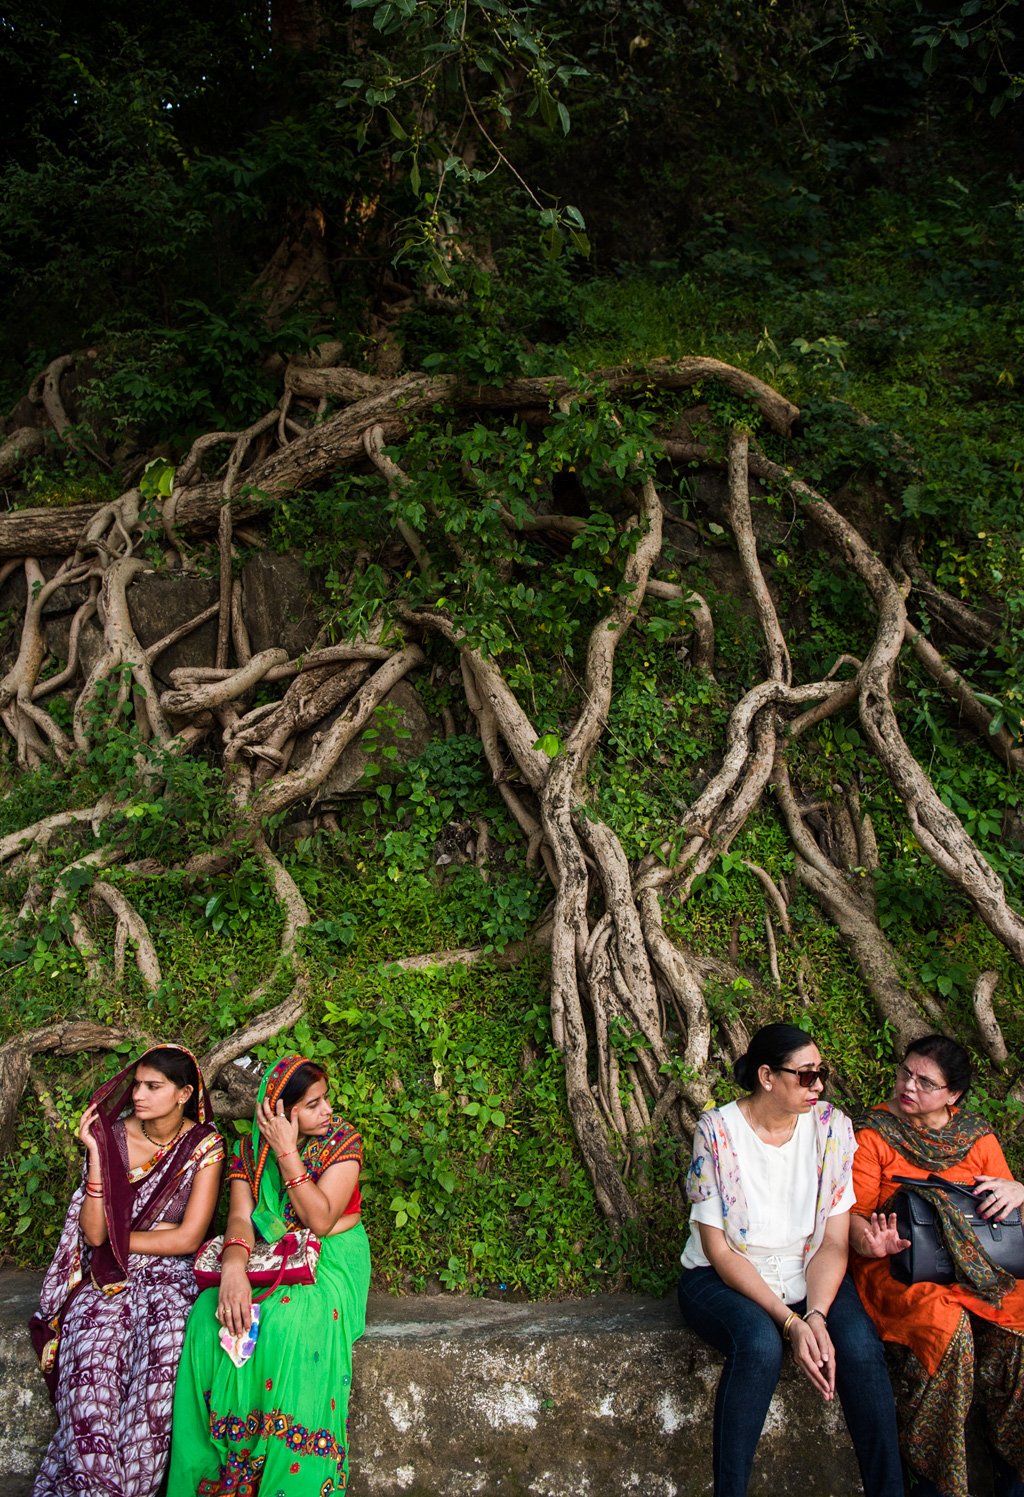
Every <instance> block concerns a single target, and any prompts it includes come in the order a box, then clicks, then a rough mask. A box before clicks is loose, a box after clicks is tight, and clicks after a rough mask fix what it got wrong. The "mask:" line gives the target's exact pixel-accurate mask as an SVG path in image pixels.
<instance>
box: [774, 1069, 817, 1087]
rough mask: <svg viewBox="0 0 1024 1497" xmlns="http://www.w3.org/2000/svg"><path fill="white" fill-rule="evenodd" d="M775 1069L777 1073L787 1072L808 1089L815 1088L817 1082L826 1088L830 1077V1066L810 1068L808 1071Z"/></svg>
mask: <svg viewBox="0 0 1024 1497" xmlns="http://www.w3.org/2000/svg"><path fill="white" fill-rule="evenodd" d="M773 1069H774V1070H776V1071H787V1072H788V1073H789V1075H790V1076H795V1077H796V1079H797V1080H798V1081H799V1083H800V1085H801V1086H807V1087H811V1086H813V1085H814V1083H815V1082H816V1081H820V1082H821V1084H822V1086H824V1085H825V1083H826V1081H827V1080H828V1078H829V1075H830V1072H829V1068H828V1066H817V1067H814V1066H808V1067H807V1068H806V1069H804V1070H799V1071H798V1070H794V1068H793V1067H792V1066H774V1067H773Z"/></svg>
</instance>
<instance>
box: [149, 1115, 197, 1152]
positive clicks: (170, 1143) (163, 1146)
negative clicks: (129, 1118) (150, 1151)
mask: <svg viewBox="0 0 1024 1497" xmlns="http://www.w3.org/2000/svg"><path fill="white" fill-rule="evenodd" d="M186 1121H187V1119H186V1118H184V1117H183V1118H182V1120H181V1126H180V1127H179V1128H178V1131H177V1133H176V1134H175V1135H174V1137H173V1138H169V1139H168V1140H167V1142H166V1143H164V1142H163V1141H162V1140H161V1139H159V1138H154V1137H153V1135H152V1134H151V1133H150V1131H149V1129H148V1128H147V1127H146V1125H145V1123H144V1122H143V1120H142V1118H139V1120H138V1122H139V1127H140V1128H141V1129H142V1136H143V1138H144V1139H145V1140H146V1142H147V1143H150V1144H152V1145H153V1147H154V1149H156V1151H157V1153H159V1154H166V1153H167V1150H168V1149H172V1148H173V1147H174V1145H175V1144H176V1143H177V1142H178V1139H179V1138H180V1137H181V1135H182V1134H183V1133H184V1131H185V1123H186Z"/></svg>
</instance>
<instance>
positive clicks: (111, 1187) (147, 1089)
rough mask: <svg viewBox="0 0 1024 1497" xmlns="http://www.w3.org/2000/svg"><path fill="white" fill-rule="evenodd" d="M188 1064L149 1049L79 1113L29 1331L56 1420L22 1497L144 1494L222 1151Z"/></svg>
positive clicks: (160, 1455) (156, 1482)
mask: <svg viewBox="0 0 1024 1497" xmlns="http://www.w3.org/2000/svg"><path fill="white" fill-rule="evenodd" d="M209 1118H210V1099H209V1097H208V1095H207V1092H206V1087H205V1086H204V1085H203V1079H202V1076H201V1075H200V1072H199V1067H198V1065H197V1064H196V1060H195V1057H194V1056H193V1055H192V1054H191V1053H190V1052H189V1051H188V1050H185V1049H183V1048H182V1047H181V1046H178V1045H159V1046H157V1047H156V1048H155V1049H153V1050H148V1051H147V1052H146V1054H145V1055H143V1056H142V1058H141V1059H140V1060H138V1061H136V1063H135V1064H134V1065H131V1066H128V1067H127V1068H126V1069H125V1070H123V1071H121V1072H119V1074H118V1075H117V1076H115V1077H114V1078H113V1080H112V1081H108V1082H106V1083H105V1085H103V1086H101V1087H100V1089H99V1090H98V1091H97V1092H96V1093H95V1095H94V1096H93V1098H92V1101H91V1102H90V1104H89V1106H88V1107H87V1108H86V1111H85V1113H84V1114H83V1117H82V1122H81V1127H80V1128H79V1137H80V1138H81V1140H82V1142H83V1144H84V1145H85V1149H86V1156H87V1158H86V1167H85V1170H84V1174H83V1179H82V1183H81V1184H80V1185H79V1187H78V1189H77V1190H76V1191H75V1193H74V1195H73V1196H72V1197H71V1204H70V1206H69V1208H68V1214H67V1218H66V1220H65V1223H64V1231H63V1232H62V1234H61V1239H60V1244H59V1246H58V1248H57V1251H56V1253H55V1255H54V1258H53V1262H52V1263H51V1264H50V1267H49V1269H48V1271H47V1274H46V1278H45V1280H44V1283H43V1292H42V1297H41V1299H40V1302H39V1311H38V1313H37V1314H36V1315H35V1316H34V1317H33V1319H32V1322H31V1326H30V1329H31V1332H32V1340H33V1342H34V1344H35V1347H36V1350H37V1352H38V1353H39V1360H40V1364H41V1366H42V1369H43V1375H44V1377H45V1378H46V1381H47V1385H48V1386H49V1389H50V1392H51V1395H52V1396H53V1400H54V1403H55V1404H56V1407H57V1417H58V1420H59V1424H58V1427H57V1433H56V1434H55V1435H54V1437H53V1439H52V1440H51V1441H50V1446H49V1449H48V1450H47V1452H46V1455H45V1456H44V1458H43V1464H42V1467H41V1469H40V1472H39V1475H38V1476H37V1477H36V1482H35V1486H34V1487H33V1489H32V1493H33V1497H71V1494H72V1493H83V1494H85V1493H88V1494H89V1497H94V1494H95V1497H99V1494H101V1493H102V1494H103V1497H152V1494H154V1493H155V1492H156V1491H157V1489H158V1487H159V1486H160V1483H161V1481H162V1480H163V1475H164V1470H165V1468H166V1465H167V1456H168V1451H169V1448H170V1439H171V1402H172V1398H173V1395H174V1377H175V1373H176V1371H177V1366H178V1358H179V1356H180V1353H181V1343H182V1339H183V1337H184V1334H185V1321H186V1319H187V1317H188V1312H189V1309H190V1307H191V1304H192V1301H193V1300H194V1299H195V1296H196V1293H197V1290H196V1282H195V1278H194V1276H193V1273H192V1255H193V1254H194V1253H195V1251H196V1249H197V1248H198V1247H199V1245H200V1243H201V1242H202V1241H203V1239H204V1237H205V1236H206V1233H207V1229H208V1228H209V1225H210V1220H211V1218H212V1216H213V1212H214V1208H215V1206H216V1203H217V1194H218V1191H219V1188H220V1176H221V1166H222V1164H223V1160H224V1144H223V1141H222V1139H221V1137H220V1135H219V1133H217V1131H216V1129H215V1128H214V1127H213V1125H212V1124H211V1122H210V1121H209Z"/></svg>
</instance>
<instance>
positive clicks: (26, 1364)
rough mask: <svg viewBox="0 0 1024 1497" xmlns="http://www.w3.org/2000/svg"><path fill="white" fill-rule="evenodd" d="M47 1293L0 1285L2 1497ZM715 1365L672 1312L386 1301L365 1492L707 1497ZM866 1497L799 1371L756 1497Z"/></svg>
mask: <svg viewBox="0 0 1024 1497" xmlns="http://www.w3.org/2000/svg"><path fill="white" fill-rule="evenodd" d="M39 1282H40V1279H39V1276H38V1275H36V1274H21V1273H9V1274H0V1408H2V1409H3V1410H4V1414H3V1416H2V1418H0V1477H2V1478H3V1480H2V1481H0V1493H2V1497H28V1493H29V1491H30V1488H31V1484H32V1476H33V1474H34V1472H35V1470H36V1466H37V1464H38V1461H39V1458H40V1456H41V1454H42V1451H43V1449H44V1448H45V1445H46V1442H47V1441H48V1439H49V1437H50V1433H51V1430H52V1427H53V1414H52V1410H51V1408H50V1403H49V1399H48V1397H47V1394H46V1389H45V1387H44V1386H43V1382H42V1379H41V1377H40V1376H39V1372H38V1369H37V1367H36V1363H35V1358H34V1356H33V1354H32V1349H31V1346H30V1345H29V1341H28V1335H27V1332H26V1331H25V1321H26V1320H27V1318H28V1316H29V1315H30V1314H31V1312H32V1311H33V1310H34V1309H35V1306H36V1303H37V1299H38V1293H39ZM719 1367H720V1359H719V1358H717V1357H716V1356H714V1354H713V1353H711V1352H710V1351H708V1349H707V1348H705V1347H704V1346H703V1345H702V1344H701V1343H700V1342H698V1341H697V1340H696V1339H695V1338H694V1337H692V1336H691V1335H690V1334H689V1333H688V1332H687V1331H685V1330H683V1329H682V1327H681V1326H680V1323H679V1317H678V1312H677V1310H676V1306H675V1303H674V1300H672V1299H666V1300H652V1299H641V1298H638V1297H634V1296H626V1295H608V1296H597V1297H595V1298H592V1299H587V1300H579V1301H563V1302H560V1303H543V1304H505V1303H501V1302H497V1301H493V1300H474V1299H463V1298H460V1297H455V1296H439V1297H436V1298H434V1297H426V1296H417V1297H409V1298H403V1299H390V1298H386V1297H381V1296H373V1297H372V1298H371V1301H370V1323H369V1326H368V1329H367V1334H366V1337H365V1338H364V1339H363V1340H362V1341H361V1342H360V1343H359V1344H358V1345H357V1347H356V1353H355V1373H354V1385H355V1386H354V1392H353V1399H352V1409H351V1436H352V1489H353V1491H354V1492H356V1493H366V1494H367V1497H470V1494H480V1497H491V1494H502V1497H526V1494H530V1497H608V1494H612V1493H614V1494H619V1493H623V1494H625V1493H633V1494H636V1497H698V1494H706V1493H710V1491H711V1458H710V1428H711V1404H712V1399H713V1396H714V1390H715V1384H716V1382H717V1379H718V1372H719ZM972 1490H974V1488H972ZM977 1490H978V1492H979V1494H981V1493H982V1492H984V1491H987V1490H989V1488H987V1487H984V1486H983V1485H980V1484H979V1486H978V1488H977ZM860 1491H861V1488H860V1480H859V1476H858V1473H857V1466H856V1462H855V1460H854V1456H853V1451H852V1448H851V1446H850V1441H849V1437H848V1435H847V1433H846V1427H845V1425H844V1424H843V1420H842V1415H841V1413H840V1411H839V1409H838V1407H837V1406H825V1405H823V1404H822V1402H821V1400H820V1399H819V1398H818V1396H817V1395H816V1394H815V1393H814V1392H813V1391H812V1390H811V1388H810V1387H809V1385H808V1384H807V1383H806V1382H805V1381H804V1380H803V1378H801V1377H800V1376H799V1374H797V1373H796V1372H795V1370H794V1369H793V1368H792V1366H790V1365H787V1366H786V1368H785V1370H784V1372H783V1377H782V1382H781V1383H780V1385H779V1390H778V1392H777V1394H776V1396H775V1399H774V1400H773V1402H772V1406H771V1410H770V1412H769V1415H768V1422H767V1425H766V1427H765V1432H764V1435H763V1436H762V1439H761V1444H760V1448H759V1450H758V1456H757V1463H756V1466H755V1470H754V1479H753V1482H752V1484H751V1488H750V1493H751V1497H759V1494H761V1497H769V1494H771V1497H784V1494H787V1493H793V1494H799V1497H855V1494H859V1493H860Z"/></svg>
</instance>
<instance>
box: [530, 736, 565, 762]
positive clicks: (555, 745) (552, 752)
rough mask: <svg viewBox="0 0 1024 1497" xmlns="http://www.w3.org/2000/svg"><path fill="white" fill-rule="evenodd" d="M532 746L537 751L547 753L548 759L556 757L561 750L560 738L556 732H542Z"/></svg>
mask: <svg viewBox="0 0 1024 1497" xmlns="http://www.w3.org/2000/svg"><path fill="white" fill-rule="evenodd" d="M533 747H534V748H535V749H536V750H537V752H538V753H541V754H547V756H548V758H549V759H557V758H558V755H559V754H560V753H561V752H562V740H561V739H560V738H559V736H558V734H557V733H544V734H543V735H542V736H541V737H540V738H538V739H537V741H536V743H535V744H534V745H533Z"/></svg>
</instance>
